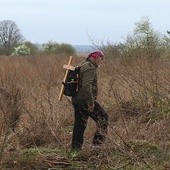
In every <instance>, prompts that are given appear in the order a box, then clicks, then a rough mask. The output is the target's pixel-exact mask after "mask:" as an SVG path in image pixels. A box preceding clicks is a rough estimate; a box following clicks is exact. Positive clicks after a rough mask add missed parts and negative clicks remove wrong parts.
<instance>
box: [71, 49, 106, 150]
mask: <svg viewBox="0 0 170 170" xmlns="http://www.w3.org/2000/svg"><path fill="white" fill-rule="evenodd" d="M103 59H104V54H103V52H102V51H99V50H97V51H94V52H92V53H90V54H89V55H88V56H87V58H86V59H85V61H83V62H81V63H80V64H78V67H80V74H79V90H78V93H77V94H76V96H75V97H72V103H73V106H74V118H75V120H74V128H73V135H72V144H71V150H81V149H82V145H83V141H84V132H85V129H86V126H87V122H88V118H89V117H91V118H92V119H93V120H94V121H95V122H96V132H95V134H94V137H93V141H92V147H93V148H94V147H99V146H101V144H103V142H104V141H105V139H106V135H107V127H108V114H107V113H106V112H105V110H104V109H103V108H102V107H101V106H100V104H99V103H98V102H97V101H96V99H97V94H98V82H97V68H99V67H100V65H101V64H102V62H103Z"/></svg>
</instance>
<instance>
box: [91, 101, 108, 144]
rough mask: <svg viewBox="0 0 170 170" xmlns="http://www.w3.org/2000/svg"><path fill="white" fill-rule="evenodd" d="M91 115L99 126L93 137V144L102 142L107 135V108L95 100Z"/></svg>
mask: <svg viewBox="0 0 170 170" xmlns="http://www.w3.org/2000/svg"><path fill="white" fill-rule="evenodd" d="M90 117H91V118H92V119H93V120H94V121H95V122H96V125H97V128H96V132H95V134H94V138H93V145H100V144H102V143H103V142H104V141H105V139H106V135H107V127H108V115H107V113H106V112H105V110H104V109H103V108H102V107H101V106H100V105H99V103H97V102H95V108H94V112H93V113H90Z"/></svg>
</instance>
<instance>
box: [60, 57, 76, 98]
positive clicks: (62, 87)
mask: <svg viewBox="0 0 170 170" xmlns="http://www.w3.org/2000/svg"><path fill="white" fill-rule="evenodd" d="M72 60H73V56H70V58H69V61H68V64H67V66H70V65H71V63H72ZM68 71H69V70H68V69H66V72H65V75H64V79H63V82H64V83H65V81H66V79H67V75H68ZM63 93H64V85H63V84H62V85H61V90H60V93H59V98H58V100H59V101H61V99H62V97H63Z"/></svg>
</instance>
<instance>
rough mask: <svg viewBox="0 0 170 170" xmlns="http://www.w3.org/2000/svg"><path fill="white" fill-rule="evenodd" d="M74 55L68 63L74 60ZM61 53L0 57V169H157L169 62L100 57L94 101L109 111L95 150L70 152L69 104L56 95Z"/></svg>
mask: <svg viewBox="0 0 170 170" xmlns="http://www.w3.org/2000/svg"><path fill="white" fill-rule="evenodd" d="M82 59H83V58H82V57H77V58H75V60H74V63H75V64H76V63H78V62H79V61H81V60H82ZM67 61H68V58H67V57H64V56H40V57H6V56H4V57H1V58H0V113H1V114H0V134H1V137H0V162H1V169H7V168H8V169H10V168H11V169H12V168H13V169H15V168H16V169H28V170H29V169H43V168H44V169H47V168H54V169H55V168H56V169H57V168H62V169H114V170H116V169H122V170H123V169H127V170H128V169H129V170H131V169H134V170H138V169H139V170H142V169H154V170H156V169H159V170H160V169H162V170H166V169H167V170H168V168H170V165H169V156H170V155H169V153H170V148H169V147H170V143H169V141H170V126H169V125H170V83H169V80H170V74H169V73H170V61H169V59H167V58H159V59H155V60H152V59H149V58H147V57H146V58H142V59H139V58H138V59H133V60H124V59H122V60H114V59H112V58H108V59H106V61H105V63H104V64H103V65H102V67H101V69H100V70H99V72H100V74H99V89H100V92H99V102H100V103H101V104H102V105H103V106H104V108H105V109H106V110H107V112H108V113H109V131H108V137H107V141H106V143H105V146H103V148H102V149H100V150H97V151H94V150H90V149H89V148H90V146H91V139H92V135H93V132H94V130H95V124H94V123H93V122H92V121H91V120H89V124H88V127H87V130H86V133H85V143H84V149H83V151H81V152H80V153H70V152H69V148H70V143H71V136H72V127H73V114H72V112H73V109H72V105H71V103H70V100H69V99H68V98H66V97H63V100H62V102H59V101H58V95H59V90H60V86H61V80H62V77H63V75H64V72H63V69H62V65H63V64H65V63H67Z"/></svg>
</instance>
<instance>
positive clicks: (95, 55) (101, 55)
mask: <svg viewBox="0 0 170 170" xmlns="http://www.w3.org/2000/svg"><path fill="white" fill-rule="evenodd" d="M98 56H99V57H101V58H102V59H103V58H104V54H103V52H102V51H100V50H97V51H94V52H92V53H90V54H89V55H88V56H87V58H94V59H96V58H97V57H98Z"/></svg>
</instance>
